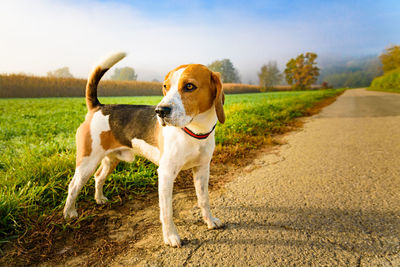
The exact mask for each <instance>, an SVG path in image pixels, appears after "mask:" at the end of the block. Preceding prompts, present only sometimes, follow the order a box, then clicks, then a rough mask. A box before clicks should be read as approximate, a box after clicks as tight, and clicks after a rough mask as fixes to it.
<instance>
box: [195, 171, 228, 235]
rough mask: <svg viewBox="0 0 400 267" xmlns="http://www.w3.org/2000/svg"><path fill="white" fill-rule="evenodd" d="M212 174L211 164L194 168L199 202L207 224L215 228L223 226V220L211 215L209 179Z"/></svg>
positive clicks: (210, 227)
mask: <svg viewBox="0 0 400 267" xmlns="http://www.w3.org/2000/svg"><path fill="white" fill-rule="evenodd" d="M209 176H210V164H207V165H202V166H198V167H194V168H193V178H194V186H195V188H196V195H197V202H198V205H199V208H200V210H201V214H202V216H203V220H204V221H205V223H206V224H207V227H208V229H215V228H219V227H221V226H222V223H221V221H220V220H219V219H218V218H215V217H213V216H212V215H211V211H210V203H209V199H208V180H209Z"/></svg>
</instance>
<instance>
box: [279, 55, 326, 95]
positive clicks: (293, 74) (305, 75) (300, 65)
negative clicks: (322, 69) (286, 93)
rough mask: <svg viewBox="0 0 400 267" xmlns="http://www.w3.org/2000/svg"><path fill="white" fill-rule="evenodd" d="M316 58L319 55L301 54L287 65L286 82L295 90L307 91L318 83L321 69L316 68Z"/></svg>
mask: <svg viewBox="0 0 400 267" xmlns="http://www.w3.org/2000/svg"><path fill="white" fill-rule="evenodd" d="M316 58H317V54H315V53H310V52H309V53H306V54H305V55H304V54H300V55H299V56H298V57H297V58H295V59H294V58H292V59H291V60H289V61H288V63H286V69H285V75H286V81H287V82H288V84H290V85H291V86H292V89H293V90H306V89H308V88H310V86H311V84H313V83H315V82H316V81H317V78H318V75H319V68H318V67H317V66H316V65H317V63H316V62H315V59H316Z"/></svg>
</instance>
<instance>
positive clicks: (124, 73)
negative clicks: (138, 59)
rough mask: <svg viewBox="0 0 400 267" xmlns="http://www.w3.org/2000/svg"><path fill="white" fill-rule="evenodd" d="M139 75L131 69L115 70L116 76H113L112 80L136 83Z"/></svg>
mask: <svg viewBox="0 0 400 267" xmlns="http://www.w3.org/2000/svg"><path fill="white" fill-rule="evenodd" d="M136 79H137V74H136V73H135V70H134V69H133V68H131V67H124V68H115V70H114V74H113V75H112V76H111V80H116V81H136Z"/></svg>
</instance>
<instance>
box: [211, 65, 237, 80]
mask: <svg viewBox="0 0 400 267" xmlns="http://www.w3.org/2000/svg"><path fill="white" fill-rule="evenodd" d="M208 68H209V69H210V70H212V71H216V72H219V73H221V78H222V82H224V83H240V77H239V73H238V71H237V70H236V69H235V67H234V66H233V64H232V62H231V61H230V60H229V59H222V60H216V61H214V62H212V63H211V64H210V65H208Z"/></svg>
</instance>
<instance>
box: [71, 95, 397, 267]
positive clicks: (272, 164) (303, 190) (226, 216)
mask: <svg viewBox="0 0 400 267" xmlns="http://www.w3.org/2000/svg"><path fill="white" fill-rule="evenodd" d="M284 140H285V143H286V144H285V145H283V146H280V147H279V148H277V149H276V150H274V151H272V152H271V151H269V152H268V153H267V152H266V153H262V154H260V156H258V157H257V158H256V159H255V160H254V161H253V163H252V164H251V165H249V166H247V167H245V168H244V169H242V170H238V171H236V172H234V173H233V176H234V178H233V180H232V182H230V183H228V184H227V185H226V186H225V189H223V190H222V191H221V190H219V191H218V192H213V193H212V194H211V205H212V207H213V208H212V211H213V214H214V215H215V216H216V217H218V218H219V219H220V220H221V221H223V222H224V223H225V227H224V228H223V229H219V230H207V228H206V226H205V225H204V224H203V223H202V221H201V218H200V215H199V209H198V208H196V203H195V201H194V199H193V198H190V199H188V197H185V196H184V194H177V195H176V196H175V197H174V212H175V214H174V218H175V222H176V225H177V228H178V232H179V233H180V236H181V238H182V239H183V241H184V246H183V247H182V248H180V249H176V248H170V247H166V246H164V245H163V244H162V237H161V227H160V224H159V222H158V207H157V205H156V204H155V205H153V207H151V208H150V209H149V210H150V211H149V210H147V211H141V212H138V213H136V214H130V215H127V216H125V217H123V221H122V223H121V224H122V227H117V228H116V229H115V230H114V231H111V236H112V238H114V239H115V240H118V239H125V240H129V238H131V237H132V235H133V234H132V233H133V232H134V229H135V227H138V226H137V225H140V224H142V225H143V224H147V225H149V227H148V230H147V231H146V233H145V235H144V237H143V238H141V239H140V241H135V242H133V241H132V242H131V243H129V245H127V246H126V247H125V248H124V249H123V250H122V251H120V252H119V253H118V254H116V255H114V256H113V257H112V259H109V260H106V265H111V266H132V265H140V266H185V265H187V266H192V265H196V266H295V265H296V266H309V265H313V266H400V254H399V253H400V95H395V94H389V93H378V92H368V91H365V90H362V89H357V90H349V91H347V92H345V93H344V94H343V95H342V96H340V97H339V98H338V100H337V101H336V102H335V103H333V104H332V105H330V106H328V107H326V108H325V109H324V110H323V111H322V112H321V113H320V114H318V115H316V116H313V117H311V118H308V119H306V121H305V124H304V127H303V128H302V129H300V130H299V131H296V132H293V133H291V134H289V135H287V136H285V137H284ZM99 246H101V243H99ZM82 257H83V258H82ZM82 262H84V256H80V259H79V257H78V258H73V257H72V258H70V259H69V260H68V261H67V262H64V263H63V264H66V265H71V266H74V265H80V264H81V263H82Z"/></svg>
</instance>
